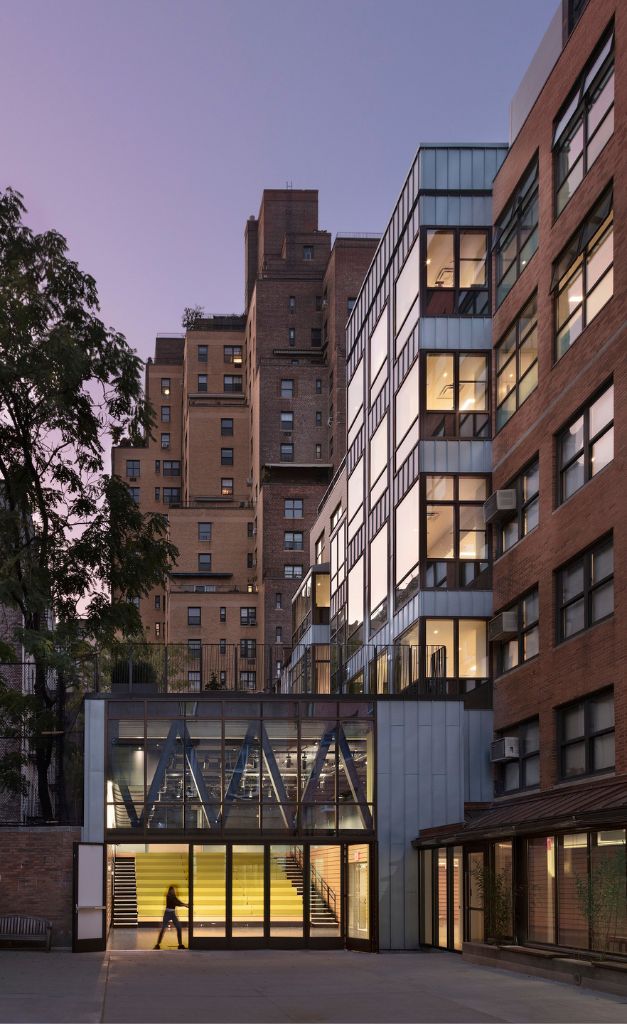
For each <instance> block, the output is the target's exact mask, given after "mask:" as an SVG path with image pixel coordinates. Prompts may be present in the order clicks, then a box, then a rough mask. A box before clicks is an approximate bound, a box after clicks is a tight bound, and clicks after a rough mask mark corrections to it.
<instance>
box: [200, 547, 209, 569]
mask: <svg viewBox="0 0 627 1024" xmlns="http://www.w3.org/2000/svg"><path fill="white" fill-rule="evenodd" d="M198 572H211V554H210V553H209V552H203V553H202V554H199V555H198Z"/></svg>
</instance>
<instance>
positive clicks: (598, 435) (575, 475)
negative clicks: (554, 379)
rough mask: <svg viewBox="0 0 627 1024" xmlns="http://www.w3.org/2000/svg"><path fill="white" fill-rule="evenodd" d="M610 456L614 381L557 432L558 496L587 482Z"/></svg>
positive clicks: (562, 496)
mask: <svg viewBox="0 0 627 1024" xmlns="http://www.w3.org/2000/svg"><path fill="white" fill-rule="evenodd" d="M613 458H614V385H613V384H610V386H609V387H608V388H606V389H605V391H603V392H602V393H601V394H600V395H599V397H598V398H597V399H596V400H595V401H594V402H592V404H591V405H589V406H588V407H587V408H586V409H584V410H583V412H582V413H581V414H580V415H579V416H577V417H576V419H574V420H572V422H571V423H569V425H568V426H567V427H565V428H564V430H562V431H561V432H560V433H559V434H558V436H557V459H558V466H559V500H560V502H563V501H566V499H567V498H570V496H571V494H574V493H575V491H578V490H579V488H580V487H583V485H584V484H586V483H588V481H589V480H591V479H592V477H593V476H596V474H597V473H599V472H600V471H601V470H602V469H604V468H605V466H607V465H608V463H610V462H611V461H612V459H613Z"/></svg>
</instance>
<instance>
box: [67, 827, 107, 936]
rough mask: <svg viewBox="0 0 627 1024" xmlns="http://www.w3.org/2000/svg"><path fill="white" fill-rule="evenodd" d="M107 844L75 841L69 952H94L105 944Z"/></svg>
mask: <svg viewBox="0 0 627 1024" xmlns="http://www.w3.org/2000/svg"><path fill="white" fill-rule="evenodd" d="M106 875H107V848H106V846H105V844H104V843H74V878H73V901H72V907H73V911H72V952H73V953H93V952H99V951H101V950H104V949H106V945H107V896H106Z"/></svg>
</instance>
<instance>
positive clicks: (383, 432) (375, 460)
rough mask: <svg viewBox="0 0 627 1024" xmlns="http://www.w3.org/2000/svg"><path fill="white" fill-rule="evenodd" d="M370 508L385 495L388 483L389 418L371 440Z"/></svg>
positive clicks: (385, 418) (384, 418) (385, 417)
mask: <svg viewBox="0 0 627 1024" xmlns="http://www.w3.org/2000/svg"><path fill="white" fill-rule="evenodd" d="M369 454H370V508H371V509H372V508H374V506H375V505H376V503H377V502H378V501H379V499H380V498H381V496H382V495H383V494H384V493H385V491H386V488H387V482H388V474H387V468H388V462H389V457H388V417H387V414H386V415H385V416H384V417H383V419H382V420H381V422H380V424H379V426H378V427H377V429H376V430H375V432H374V434H373V435H372V437H371V439H370V449H369Z"/></svg>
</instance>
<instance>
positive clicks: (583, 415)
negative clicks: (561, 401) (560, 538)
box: [555, 378, 615, 506]
mask: <svg viewBox="0 0 627 1024" xmlns="http://www.w3.org/2000/svg"><path fill="white" fill-rule="evenodd" d="M613 388H614V380H613V378H611V379H610V380H609V381H606V383H605V384H604V385H603V386H602V387H601V388H600V389H599V390H598V391H596V392H595V394H594V396H593V397H592V398H591V399H590V400H589V401H588V402H587V403H586V405H585V406H583V408H580V409H579V410H578V412H576V413H575V415H574V416H571V417H570V419H569V420H568V422H567V423H566V424H565V425H564V426H563V427H562V428H561V429H560V430H559V431H558V432H557V434H556V437H555V441H556V449H557V451H556V456H557V457H556V465H557V505H558V506H560V505H563V504H564V503H565V502H567V501H569V500H570V499H571V498H573V497H574V496H575V495H576V494H578V493H579V491H580V490H581V489H582V488H583V487H585V486H586V484H589V483H590V481H591V480H594V478H595V477H596V476H598V474H599V473H602V472H603V470H604V469H605V468H606V466H607V465H609V463H606V466H603V467H602V468H601V469H600V470H598V472H597V473H594V472H593V458H592V456H593V449H594V446H595V444H597V442H598V441H600V440H601V438H603V437H605V435H606V434H609V432H610V430H611V431H612V434H613V432H614V420H615V416H614V411H615V402H614V395H612V418H611V420H608V422H607V423H605V424H604V425H603V426H602V427H601V428H600V429H599V430H598V431H597V432H596V434H593V435H592V436H590V411H591V409H592V407H593V406H594V405H596V403H597V402H598V401H599V400H600V399H601V398H603V396H604V395H605V394H606V393H607V392H608V391H610V390H612V391H613ZM578 419H582V420H583V443H582V447H581V448H579V449H577V451H576V452H575V454H574V455H571V456H570V458H569V459H568V460H567V461H566V462H565V463H564V464H562V443H563V439H564V438H565V437H566V435H567V432H568V431H569V430H570V428H571V427H572V426H573V424H575V423H576V422H577V420H578ZM582 456H583V476H584V479H583V483H581V484H580V485H579V487H576V488H575V490H574V491H572V492H571V494H568V495H566V492H565V487H564V484H565V476H566V473H567V472H568V470H569V469H570V468H571V466H574V465H575V464H576V463H577V462H578V461H579V459H580V458H581V457H582ZM613 461H614V453H613V450H612V458H611V459H610V462H613Z"/></svg>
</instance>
